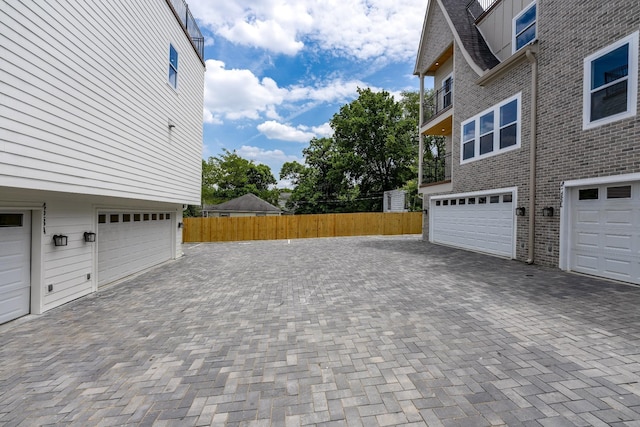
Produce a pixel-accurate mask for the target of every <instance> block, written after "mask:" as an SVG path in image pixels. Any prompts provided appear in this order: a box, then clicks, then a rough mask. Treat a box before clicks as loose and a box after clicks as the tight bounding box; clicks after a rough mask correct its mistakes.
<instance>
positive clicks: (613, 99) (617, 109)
mask: <svg viewBox="0 0 640 427" xmlns="http://www.w3.org/2000/svg"><path fill="white" fill-rule="evenodd" d="M637 93H638V32H637V31H636V32H635V33H633V34H631V35H630V36H628V37H625V38H624V39H622V40H619V41H617V42H616V43H613V44H612V45H610V46H607V47H605V48H604V49H600V50H599V51H597V52H596V53H594V54H592V55H589V56H588V57H586V58H585V60H584V86H583V122H582V127H583V129H591V128H594V127H597V126H600V125H603V124H605V123H611V122H613V121H616V120H620V119H624V118H627V117H632V116H635V115H636V110H637V102H638V101H637Z"/></svg>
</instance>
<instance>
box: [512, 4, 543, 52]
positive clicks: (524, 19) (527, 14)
mask: <svg viewBox="0 0 640 427" xmlns="http://www.w3.org/2000/svg"><path fill="white" fill-rule="evenodd" d="M536 20H537V7H536V2H535V1H534V2H533V3H531V4H530V5H529V6H527V7H525V8H524V9H523V10H522V12H520V13H519V14H517V15H516V16H515V18H513V25H512V27H513V32H512V38H511V46H512V49H511V50H512V51H513V53H515V52H517V51H519V50H520V49H522V48H523V47H525V46H526V45H528V44H529V43H531V42H532V41H534V40H535V39H536V38H537V36H538V35H537V25H536Z"/></svg>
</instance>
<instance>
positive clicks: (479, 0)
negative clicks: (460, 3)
mask: <svg viewBox="0 0 640 427" xmlns="http://www.w3.org/2000/svg"><path fill="white" fill-rule="evenodd" d="M499 1H502V0H471V1H470V2H469V3H467V12H469V14H470V15H471V17H472V18H473V20H474V21H476V22H477V21H478V19H480V18H481V17H482V15H483V14H484V13H485V12H486V11H487V10H489V9H490V8H491V7H492V6H493V5H494V4H496V3H498V2H499Z"/></svg>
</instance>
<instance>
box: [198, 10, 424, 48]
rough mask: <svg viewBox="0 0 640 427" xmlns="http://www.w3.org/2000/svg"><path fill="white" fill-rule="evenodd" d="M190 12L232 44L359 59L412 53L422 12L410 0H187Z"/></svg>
mask: <svg viewBox="0 0 640 427" xmlns="http://www.w3.org/2000/svg"><path fill="white" fill-rule="evenodd" d="M189 6H190V7H191V9H192V11H193V14H194V16H196V17H197V18H198V19H199V20H200V21H201V22H202V23H203V24H204V25H205V26H207V27H208V28H209V29H210V30H212V31H213V32H214V33H217V34H219V35H220V36H222V37H225V38H227V39H228V40H230V41H231V42H233V43H238V44H241V45H246V46H252V47H258V48H263V49H268V50H270V51H272V52H276V53H283V54H287V55H293V54H296V53H297V52H299V51H300V50H301V49H303V48H304V47H305V45H310V44H313V45H316V46H318V48H320V49H323V50H333V51H334V52H335V53H337V54H341V55H344V56H349V57H355V58H359V59H371V58H377V57H387V58H390V59H393V60H406V59H411V58H413V57H414V56H415V51H416V49H417V47H418V41H419V40H418V39H419V37H420V31H421V29H422V20H423V17H424V12H425V4H424V2H419V1H415V0H340V1H321V0H227V1H225V2H212V1H210V0H189Z"/></svg>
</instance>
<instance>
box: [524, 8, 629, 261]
mask: <svg viewBox="0 0 640 427" xmlns="http://www.w3.org/2000/svg"><path fill="white" fill-rule="evenodd" d="M538 5H539V6H538V8H539V9H538V13H539V18H538V40H539V47H540V55H539V64H540V66H539V70H540V73H539V92H538V93H539V101H538V150H537V157H538V169H537V174H538V182H537V192H536V220H537V222H536V262H537V263H539V264H544V265H550V266H558V259H559V252H558V249H559V244H560V241H559V233H560V216H559V215H554V216H553V217H551V218H546V217H542V214H541V210H542V207H544V206H552V207H553V208H554V209H555V211H556V212H558V213H559V210H560V191H561V185H562V182H564V181H567V180H574V179H582V178H591V177H600V176H609V175H619V174H625V173H632V172H640V119H639V118H638V116H635V117H633V118H629V119H625V120H620V121H618V122H614V123H611V124H607V125H604V126H601V127H598V128H595V129H591V130H582V113H583V96H582V85H583V61H584V58H585V57H587V56H589V55H590V54H592V53H594V52H596V51H598V50H599V49H601V48H603V47H606V46H608V45H610V44H612V43H614V42H615V41H617V40H620V39H622V38H624V37H626V36H628V35H629V34H631V33H633V32H634V31H638V29H640V25H639V23H640V3H639V2H637V1H631V2H630V1H622V0H618V1H612V2H607V4H606V5H604V4H603V3H602V2H600V1H595V0H589V1H584V0H580V1H579V0H538ZM568 19H570V20H571V22H570V23H568V22H567V20H568Z"/></svg>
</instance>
